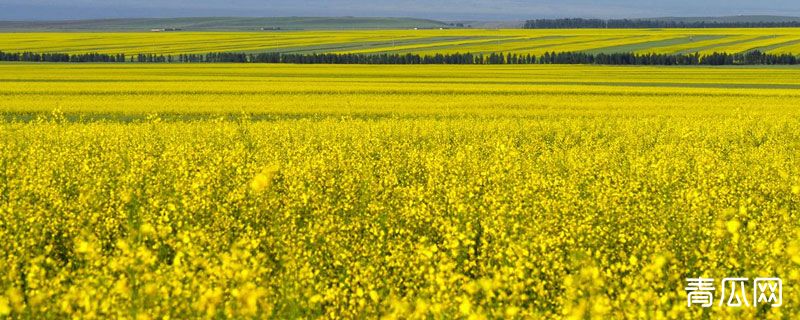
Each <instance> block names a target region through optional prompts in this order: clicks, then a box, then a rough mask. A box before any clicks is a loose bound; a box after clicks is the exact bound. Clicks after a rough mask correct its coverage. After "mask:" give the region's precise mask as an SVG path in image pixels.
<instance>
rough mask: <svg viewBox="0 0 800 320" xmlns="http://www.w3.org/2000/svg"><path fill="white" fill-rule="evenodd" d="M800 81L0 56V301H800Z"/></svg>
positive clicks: (686, 73) (665, 72)
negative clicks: (763, 295) (725, 293)
mask: <svg viewBox="0 0 800 320" xmlns="http://www.w3.org/2000/svg"><path fill="white" fill-rule="evenodd" d="M798 76H800V69H797V68H766V67H759V68H756V67H753V68H743V67H735V68H734V67H730V68H710V67H697V68H687V67H683V68H669V67H660V68H655V67H602V66H553V65H534V66H341V65H339V66H333V65H325V66H313V65H233V64H193V65H159V64H121V65H109V64H39V65H35V66H34V65H30V64H0V97H1V98H2V100H0V115H2V117H0V252H1V253H2V256H3V258H2V259H0V270H3V272H2V273H0V317H10V318H33V319H41V318H126V319H149V318H155V319H167V318H179V319H180V318H264V317H273V318H372V317H385V318H390V319H391V318H397V319H409V318H411V319H420V318H426V319H427V318H443V319H448V318H468V319H490V318H509V319H528V318H574V319H582V318H600V319H605V318H607V319H613V318H645V319H684V318H695V317H697V318H699V317H707V318H732V317H737V318H744V319H788V318H796V317H798V316H799V315H800V308H798V304H797V301H796V299H797V297H798V296H800V287H798V286H797V283H798V281H800V217H798V214H800V212H799V210H800V158H799V157H798V152H797V150H800V109H798V107H797V106H798V105H800V90H798V89H800V88H799V87H800V84H798V83H797V79H798ZM698 277H707V278H716V279H721V278H724V277H747V278H750V279H753V278H756V277H778V278H781V279H782V280H783V287H782V296H783V305H782V306H780V307H772V308H770V307H769V306H759V307H756V306H749V307H741V308H732V307H724V306H715V307H712V308H701V307H698V306H687V298H688V296H687V291H686V290H685V287H686V279H687V278H698ZM719 289H721V288H719V287H718V290H719ZM716 294H717V298H715V299H721V298H719V291H717V293H716ZM751 299H752V297H751ZM714 303H715V305H716V303H717V300H714Z"/></svg>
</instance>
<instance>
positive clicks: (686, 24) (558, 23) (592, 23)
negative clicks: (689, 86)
mask: <svg viewBox="0 0 800 320" xmlns="http://www.w3.org/2000/svg"><path fill="white" fill-rule="evenodd" d="M795 27H800V21H775V22H767V21H765V22H718V21H674V20H647V19H609V20H604V19H583V18H565V19H535V20H528V21H526V22H525V25H524V28H526V29H585V28H614V29H637V28H795Z"/></svg>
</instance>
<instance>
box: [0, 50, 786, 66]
mask: <svg viewBox="0 0 800 320" xmlns="http://www.w3.org/2000/svg"><path fill="white" fill-rule="evenodd" d="M0 61H25V62H140V63H204V62H230V63H296V64H607V65H773V64H786V65H790V64H798V63H800V58H799V57H798V56H794V55H791V54H780V55H776V54H768V53H764V52H761V51H750V52H746V53H735V54H730V53H713V54H710V55H702V56H701V55H700V54H698V53H695V54H655V53H646V54H637V53H598V54H591V53H584V52H547V53H545V54H543V55H541V56H535V55H531V54H524V55H523V54H515V53H505V54H504V53H491V54H488V55H484V54H472V53H448V54H436V55H432V56H428V55H426V56H421V55H418V54H410V53H408V54H335V53H314V54H284V53H233V52H217V53H207V54H180V55H156V54H138V55H135V56H130V59H127V60H126V56H125V55H124V54H101V53H81V54H67V53H31V52H24V53H6V52H2V51H0Z"/></svg>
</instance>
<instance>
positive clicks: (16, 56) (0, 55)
mask: <svg viewBox="0 0 800 320" xmlns="http://www.w3.org/2000/svg"><path fill="white" fill-rule="evenodd" d="M0 61H27V62H126V61H127V60H126V58H125V54H122V53H120V54H102V53H73V54H68V53H36V52H23V53H9V52H3V51H0Z"/></svg>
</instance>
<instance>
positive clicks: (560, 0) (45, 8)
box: [0, 0, 800, 20]
mask: <svg viewBox="0 0 800 320" xmlns="http://www.w3.org/2000/svg"><path fill="white" fill-rule="evenodd" d="M738 14H769V15H793V16H800V1H798V0H762V1H752V0H750V1H743V0H694V1H692V0H673V1H645V0H638V1H637V0H598V1H590V0H542V1H523V0H499V1H476V0H461V1H456V0H444V1H433V0H431V1H422V0H395V1H386V0H351V1H346V0H327V1H307V0H228V1H210V0H168V1H155V0H143V1H121V0H102V1H100V0H0V20H30V19H37V20H43V19H85V18H124V17H179V16H184V17H187V16H348V15H349V16H393V17H401V16H402V17H420V18H434V19H479V20H493V19H496V20H503V19H528V18H552V17H597V18H621V17H662V16H719V15H738Z"/></svg>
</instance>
